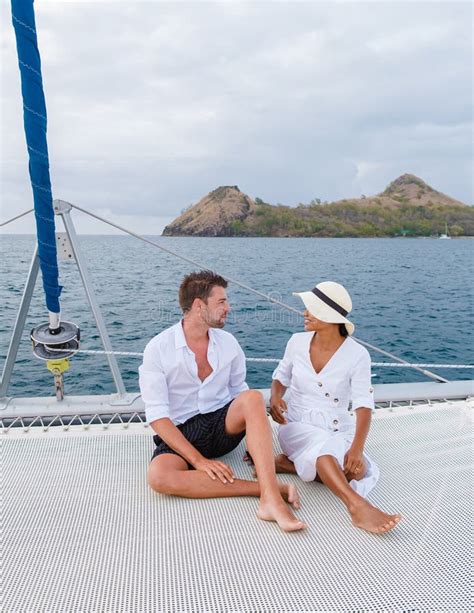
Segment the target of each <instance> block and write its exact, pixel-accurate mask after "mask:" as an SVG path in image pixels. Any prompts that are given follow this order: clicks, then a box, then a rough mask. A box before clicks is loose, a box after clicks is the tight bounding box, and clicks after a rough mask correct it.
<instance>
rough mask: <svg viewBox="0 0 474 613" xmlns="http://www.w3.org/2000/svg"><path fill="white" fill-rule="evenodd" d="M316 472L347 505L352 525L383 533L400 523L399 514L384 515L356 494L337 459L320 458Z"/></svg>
mask: <svg viewBox="0 0 474 613" xmlns="http://www.w3.org/2000/svg"><path fill="white" fill-rule="evenodd" d="M316 471H317V474H318V475H319V477H320V478H321V481H322V482H323V483H324V484H325V485H327V487H328V488H329V489H330V490H331V491H332V492H333V493H334V494H336V496H337V497H338V498H340V499H341V500H342V502H343V503H344V504H345V505H346V508H347V510H348V512H349V514H350V516H351V518H352V523H353V524H354V526H357V528H362V529H363V530H367V532H376V533H382V532H388V531H389V530H391V529H392V528H394V527H395V526H396V525H397V523H398V522H399V521H400V519H401V516H400V515H399V514H395V515H389V514H388V513H384V512H383V511H381V510H380V509H377V508H376V507H374V506H373V505H371V504H370V502H368V500H366V499H365V498H362V496H360V495H359V494H358V493H357V492H355V491H354V490H353V489H352V488H351V486H350V485H349V482H348V480H347V477H346V475H345V474H344V472H343V471H342V469H341V467H340V466H339V463H338V461H337V460H336V458H335V457H333V456H331V455H323V456H320V457H319V458H318V459H317V461H316Z"/></svg>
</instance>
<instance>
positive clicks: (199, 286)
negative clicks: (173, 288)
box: [179, 270, 227, 313]
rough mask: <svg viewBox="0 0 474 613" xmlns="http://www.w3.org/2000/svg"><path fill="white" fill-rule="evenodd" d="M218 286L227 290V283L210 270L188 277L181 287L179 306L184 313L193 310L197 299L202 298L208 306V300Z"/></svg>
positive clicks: (193, 273) (194, 273)
mask: <svg viewBox="0 0 474 613" xmlns="http://www.w3.org/2000/svg"><path fill="white" fill-rule="evenodd" d="M216 285H218V286H219V287H223V288H224V289H225V288H226V287H227V281H226V280H225V279H224V278H223V277H221V276H220V275H217V274H216V273H214V272H211V271H210V270H203V271H201V272H192V273H191V274H189V275H186V276H185V277H184V279H183V280H182V281H181V285H180V286H179V306H180V307H181V309H182V310H183V313H187V312H188V311H189V310H190V309H191V307H192V305H193V302H194V300H195V299H196V298H200V299H201V300H203V301H204V302H205V303H206V304H207V299H208V298H209V295H210V293H211V292H212V289H213V288H214V287H215V286H216Z"/></svg>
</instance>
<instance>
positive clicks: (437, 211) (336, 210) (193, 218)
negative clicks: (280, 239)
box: [164, 175, 474, 237]
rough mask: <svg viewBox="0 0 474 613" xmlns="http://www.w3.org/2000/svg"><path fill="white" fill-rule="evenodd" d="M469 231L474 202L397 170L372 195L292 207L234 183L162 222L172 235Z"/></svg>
mask: <svg viewBox="0 0 474 613" xmlns="http://www.w3.org/2000/svg"><path fill="white" fill-rule="evenodd" d="M446 225H447V227H448V233H449V235H450V236H474V207H472V206H467V205H465V204H463V203H462V202H459V201H457V200H454V199H453V198H450V197H449V196H446V195H444V194H441V193H440V192H437V191H436V190H434V189H433V188H431V187H430V186H429V185H427V184H426V183H425V182H424V181H423V180H422V179H419V178H418V177H415V176H414V175H402V176H401V177H399V178H398V179H396V180H395V181H393V182H392V183H391V184H390V185H389V186H388V187H387V188H386V189H385V190H384V191H383V192H382V193H381V194H378V195H377V196H373V197H367V196H362V197H361V198H353V199H345V200H339V201H337V202H333V203H327V202H321V200H320V199H318V198H315V199H313V200H312V201H311V202H310V203H309V204H304V203H300V204H299V205H298V206H296V207H289V206H284V205H282V204H277V205H272V204H269V203H267V202H265V201H264V200H263V199H261V198H255V200H252V199H251V198H250V197H249V196H246V195H245V194H243V193H242V192H241V191H240V190H239V189H238V187H237V186H232V187H230V186H229V187H220V188H218V189H217V190H214V192H211V193H210V194H208V196H206V197H205V198H203V199H202V200H201V201H200V202H199V203H198V204H196V205H194V206H193V207H191V208H190V209H189V210H187V211H185V212H183V214H182V215H181V216H180V217H178V218H177V219H176V220H175V221H174V222H173V223H172V224H170V225H169V226H168V227H167V228H165V231H164V234H165V235H174V236H183V235H187V236H295V237H296V236H301V237H306V236H308V237H309V236H313V237H377V236H378V237H396V236H438V235H441V234H443V233H444V232H445V229H446Z"/></svg>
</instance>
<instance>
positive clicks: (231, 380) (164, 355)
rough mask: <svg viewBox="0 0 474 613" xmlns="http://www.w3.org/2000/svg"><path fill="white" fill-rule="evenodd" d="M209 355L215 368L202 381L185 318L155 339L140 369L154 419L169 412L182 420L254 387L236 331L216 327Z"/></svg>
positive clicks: (144, 397) (147, 406)
mask: <svg viewBox="0 0 474 613" xmlns="http://www.w3.org/2000/svg"><path fill="white" fill-rule="evenodd" d="M207 359H208V360H209V364H210V365H211V367H212V373H211V374H210V375H209V376H208V377H207V378H206V379H205V380H204V381H201V380H200V379H199V377H198V369H197V364H196V358H195V355H194V353H193V352H192V351H191V349H190V348H189V347H188V345H187V343H186V337H185V336H184V331H183V325H182V322H181V321H179V322H178V323H177V324H175V325H174V326H171V327H170V328H167V329H166V330H163V332H160V334H157V335H156V336H155V337H153V338H152V339H151V341H150V342H149V343H148V345H147V346H146V348H145V352H144V354H143V363H142V365H141V366H140V368H139V369H138V370H139V374H140V390H141V394H142V400H143V402H144V403H145V412H146V418H147V421H148V423H151V422H152V421H154V420H155V419H160V418H162V417H169V418H170V419H171V421H172V422H173V423H174V424H182V423H184V422H185V421H187V420H188V419H190V418H191V417H194V415H197V414H198V413H211V412H212V411H216V410H217V409H220V408H221V407H223V406H225V405H226V404H227V403H228V402H230V401H231V400H233V399H234V398H235V397H236V396H238V395H239V394H240V392H243V391H245V390H248V385H247V384H246V383H245V376H246V365H245V355H244V352H243V351H242V348H241V347H240V345H239V343H238V341H237V339H236V338H235V337H234V336H232V334H230V333H229V332H225V331H224V330H220V329H215V328H210V329H209V347H208V351H207Z"/></svg>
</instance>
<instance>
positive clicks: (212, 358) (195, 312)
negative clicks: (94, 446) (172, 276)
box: [139, 271, 306, 532]
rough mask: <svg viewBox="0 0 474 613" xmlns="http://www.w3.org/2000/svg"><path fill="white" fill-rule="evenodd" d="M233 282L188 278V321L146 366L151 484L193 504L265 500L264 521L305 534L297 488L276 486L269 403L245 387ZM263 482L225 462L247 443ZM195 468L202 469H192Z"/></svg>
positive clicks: (158, 344)
mask: <svg viewBox="0 0 474 613" xmlns="http://www.w3.org/2000/svg"><path fill="white" fill-rule="evenodd" d="M226 287H227V281H226V280H225V279H223V278H222V277H221V276H219V275H216V274H214V273H212V272H210V271H204V272H195V273H191V274H190V275H187V276H186V277H185V278H184V279H183V282H182V283H181V286H180V289H179V303H180V306H181V309H182V311H183V319H182V321H180V322H178V323H177V324H175V325H174V326H171V327H170V328H168V329H166V330H164V331H163V332H161V333H160V334H158V335H157V336H155V337H154V338H153V339H152V340H151V341H150V342H149V343H148V345H147V346H146V349H145V354H144V358H143V364H142V365H141V366H140V369H139V372H140V389H141V392H142V398H143V401H144V403H145V409H146V416H147V421H148V423H149V424H150V426H151V428H152V429H153V431H154V432H155V436H154V437H153V439H154V442H155V444H156V448H155V452H154V454H153V458H152V461H151V462H150V465H149V468H148V483H149V485H150V487H151V488H152V489H153V490H155V491H156V492H160V493H163V494H171V495H175V496H184V497H187V498H214V497H221V496H258V497H260V504H259V508H258V513H257V515H258V517H259V518H260V519H264V520H267V521H276V522H277V523H278V525H279V526H280V528H281V529H282V530H284V531H288V532H290V531H294V530H301V529H302V528H305V527H306V526H305V524H303V523H302V522H301V521H299V520H298V519H297V518H296V517H295V516H294V514H293V512H292V511H291V509H290V508H289V506H288V505H287V504H286V502H285V500H286V501H287V502H288V503H290V504H291V505H292V506H293V507H294V508H296V509H298V508H299V498H298V494H297V491H296V488H295V487H294V486H293V485H288V484H280V483H278V481H277V480H276V476H275V466H274V461H273V449H272V434H271V428H270V424H269V421H268V419H267V415H266V410H265V402H264V399H263V396H262V395H261V394H260V392H258V391H251V390H249V389H248V386H247V384H246V383H245V375H246V368H245V356H244V353H243V351H242V349H241V347H240V345H239V343H238V342H237V340H236V339H235V338H234V337H233V336H232V335H231V334H229V333H228V332H224V330H222V328H223V327H224V325H225V321H226V317H227V315H228V313H229V312H230V305H229V303H228V301H227V295H226V291H225V290H226ZM245 435H246V436H247V447H248V449H249V453H250V454H251V456H252V459H253V462H254V463H255V469H256V474H257V478H258V481H257V482H256V481H246V480H243V479H236V478H235V477H234V474H233V472H232V470H231V468H230V467H229V466H227V464H225V463H224V462H222V461H220V460H217V459H215V458H218V457H220V456H222V455H224V454H226V453H229V452H230V451H232V449H235V447H237V445H238V444H239V443H240V441H241V440H242V439H243V437H244V436H245ZM189 469H194V470H189Z"/></svg>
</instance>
